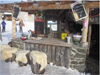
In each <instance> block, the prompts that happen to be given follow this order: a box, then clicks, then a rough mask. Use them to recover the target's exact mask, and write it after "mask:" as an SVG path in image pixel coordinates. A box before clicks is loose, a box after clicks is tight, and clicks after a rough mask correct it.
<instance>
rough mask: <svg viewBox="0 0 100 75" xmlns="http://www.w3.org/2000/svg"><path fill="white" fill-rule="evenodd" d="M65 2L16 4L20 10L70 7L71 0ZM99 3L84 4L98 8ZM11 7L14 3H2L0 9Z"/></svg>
mask: <svg viewBox="0 0 100 75" xmlns="http://www.w3.org/2000/svg"><path fill="white" fill-rule="evenodd" d="M62 2H63V1H62ZM65 2H66V3H65ZM65 2H64V4H60V5H56V4H55V3H54V1H53V3H52V1H41V2H39V6H38V7H34V6H33V4H32V2H27V3H17V4H18V5H19V7H21V10H48V9H71V6H70V4H72V3H73V1H72V2H70V3H68V4H67V2H68V1H65ZM99 3H100V2H99V1H91V2H89V3H88V4H86V5H84V6H85V7H88V8H99ZM13 7H14V3H10V4H9V3H8V4H2V6H1V8H0V10H12V9H13Z"/></svg>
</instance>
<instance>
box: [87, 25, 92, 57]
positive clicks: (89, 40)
mask: <svg viewBox="0 0 100 75" xmlns="http://www.w3.org/2000/svg"><path fill="white" fill-rule="evenodd" d="M91 32H92V25H91V24H89V32H88V51H87V54H88V55H89V50H90V44H91Z"/></svg>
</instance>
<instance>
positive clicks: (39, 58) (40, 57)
mask: <svg viewBox="0 0 100 75" xmlns="http://www.w3.org/2000/svg"><path fill="white" fill-rule="evenodd" d="M32 58H33V64H34V65H35V64H36V63H38V64H40V65H41V67H40V71H42V70H43V69H44V68H45V67H46V65H47V55H46V54H45V53H43V52H39V51H32V52H31V53H30V60H31V59H32Z"/></svg>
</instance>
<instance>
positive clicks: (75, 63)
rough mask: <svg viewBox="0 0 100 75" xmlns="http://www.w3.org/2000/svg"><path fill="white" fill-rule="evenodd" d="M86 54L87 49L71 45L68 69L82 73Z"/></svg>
mask: <svg viewBox="0 0 100 75" xmlns="http://www.w3.org/2000/svg"><path fill="white" fill-rule="evenodd" d="M86 54H87V47H86V48H83V47H80V46H78V45H73V46H72V48H71V60H70V67H71V68H72V69H77V70H78V71H80V72H84V71H85V68H86V65H85V60H86Z"/></svg>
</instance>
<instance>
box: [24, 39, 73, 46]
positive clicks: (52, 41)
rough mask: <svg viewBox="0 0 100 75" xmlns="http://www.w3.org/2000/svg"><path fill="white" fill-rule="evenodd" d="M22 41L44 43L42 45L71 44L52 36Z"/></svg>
mask: <svg viewBox="0 0 100 75" xmlns="http://www.w3.org/2000/svg"><path fill="white" fill-rule="evenodd" d="M23 42H24V43H34V44H44V45H55V46H64V47H71V44H68V43H66V42H64V41H62V40H59V39H54V38H42V39H40V40H35V39H32V40H25V41H23Z"/></svg>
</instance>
